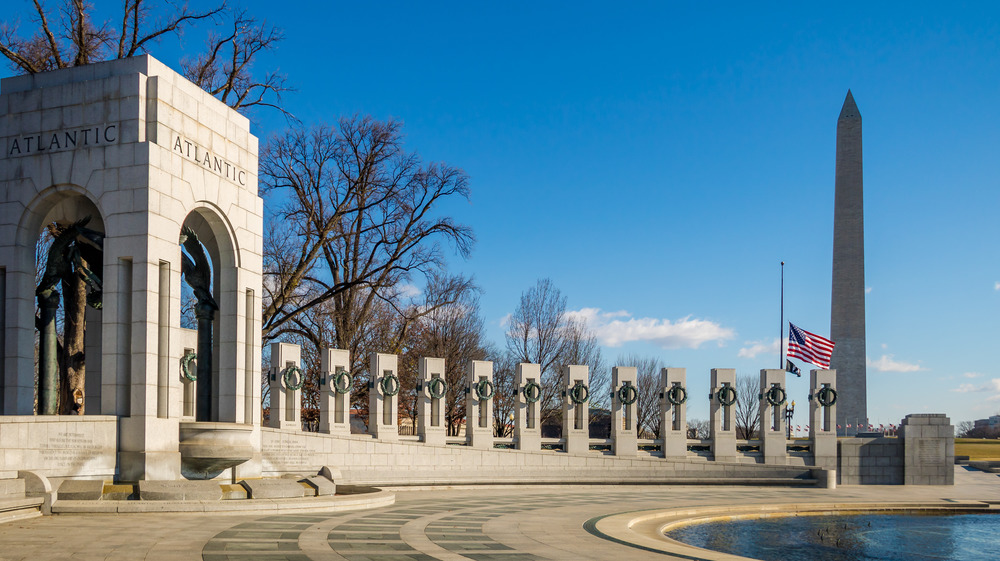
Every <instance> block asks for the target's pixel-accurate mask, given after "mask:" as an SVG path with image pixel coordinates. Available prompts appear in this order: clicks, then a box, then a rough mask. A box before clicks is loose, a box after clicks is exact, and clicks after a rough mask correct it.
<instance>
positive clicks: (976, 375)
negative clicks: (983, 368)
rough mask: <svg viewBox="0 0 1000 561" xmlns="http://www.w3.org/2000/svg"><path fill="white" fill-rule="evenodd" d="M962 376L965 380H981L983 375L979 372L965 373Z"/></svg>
mask: <svg viewBox="0 0 1000 561" xmlns="http://www.w3.org/2000/svg"><path fill="white" fill-rule="evenodd" d="M962 376H964V377H966V378H982V377H983V375H982V374H980V373H979V372H966V373H965V374H962Z"/></svg>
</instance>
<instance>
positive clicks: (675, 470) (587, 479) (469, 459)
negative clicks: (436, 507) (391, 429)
mask: <svg viewBox="0 0 1000 561" xmlns="http://www.w3.org/2000/svg"><path fill="white" fill-rule="evenodd" d="M262 438H263V446H262V456H263V457H262V460H263V476H264V477H278V476H281V475H284V474H287V473H295V474H307V473H315V472H316V471H318V470H319V469H320V468H321V467H322V466H327V465H328V466H335V467H337V468H338V469H339V470H340V471H341V473H342V474H343V479H342V480H341V481H338V482H337V483H338V484H339V483H347V484H353V485H443V484H463V483H507V484H514V483H522V484H531V483H567V482H577V483H607V484H616V483H668V482H681V481H680V480H683V481H682V482H687V483H699V482H704V483H713V482H720V483H721V482H722V481H721V480H723V479H729V480H730V481H733V480H737V479H743V480H746V479H755V480H762V482H763V480H766V479H771V478H779V479H785V480H787V479H792V478H795V479H813V478H814V474H813V470H812V469H811V468H809V467H808V466H776V465H764V464H734V463H726V462H708V461H705V460H696V459H673V458H671V459H663V458H660V457H654V456H649V455H645V456H643V455H640V456H633V457H626V458H622V457H616V456H612V455H605V454H603V453H601V452H596V451H595V452H589V453H583V454H567V453H565V452H555V451H526V450H503V449H476V448H472V447H468V446H435V445H428V444H425V443H422V442H416V441H405V440H404V441H395V442H390V441H383V440H378V439H374V438H372V437H370V436H367V435H351V436H339V435H329V434H321V433H304V432H291V431H282V430H279V429H273V428H268V427H265V428H263V429H262Z"/></svg>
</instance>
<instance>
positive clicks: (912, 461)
mask: <svg viewBox="0 0 1000 561" xmlns="http://www.w3.org/2000/svg"><path fill="white" fill-rule="evenodd" d="M899 440H901V441H903V443H904V446H905V450H904V455H903V479H904V480H903V483H904V484H906V485H954V484H955V427H954V426H952V424H951V422H950V421H949V419H948V417H946V416H944V415H943V414H929V413H920V414H916V415H907V416H906V418H905V419H903V422H902V423H900V425H899Z"/></svg>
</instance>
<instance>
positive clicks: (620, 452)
mask: <svg viewBox="0 0 1000 561" xmlns="http://www.w3.org/2000/svg"><path fill="white" fill-rule="evenodd" d="M636 372H637V371H636V368H635V367H634V366H615V367H614V368H612V369H611V450H612V452H613V453H614V455H615V456H635V455H637V454H638V453H639V436H638V432H639V429H638V427H636V419H637V417H638V409H639V408H638V402H639V387H638V383H637V381H636V379H637V373H636Z"/></svg>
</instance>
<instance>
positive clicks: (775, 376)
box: [759, 368, 788, 465]
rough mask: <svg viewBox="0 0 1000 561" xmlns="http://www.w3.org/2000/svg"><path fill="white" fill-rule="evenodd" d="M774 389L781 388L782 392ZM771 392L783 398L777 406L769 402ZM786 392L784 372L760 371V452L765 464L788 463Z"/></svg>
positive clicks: (774, 370)
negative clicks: (768, 397)
mask: <svg viewBox="0 0 1000 561" xmlns="http://www.w3.org/2000/svg"><path fill="white" fill-rule="evenodd" d="M773 388H780V390H781V391H780V392H778V391H775V390H773ZM771 391H775V393H777V394H779V395H780V397H782V398H783V399H781V400H780V403H778V404H777V405H772V404H771V403H769V402H768V400H767V395H768V392H771ZM786 392H787V390H786V389H785V371H784V370H779V369H776V368H775V369H762V370H761V371H760V430H759V433H760V443H761V444H760V452H761V455H762V456H763V457H764V463H765V464H777V465H784V464H786V463H788V449H787V447H788V439H787V437H786V436H785V406H786V405H787V403H788V394H787V393H786ZM772 427H773V428H772Z"/></svg>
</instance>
